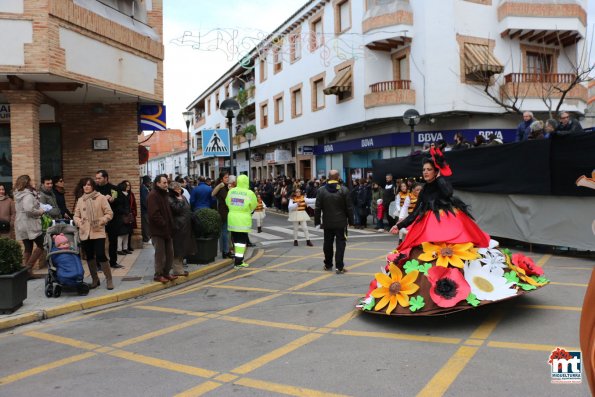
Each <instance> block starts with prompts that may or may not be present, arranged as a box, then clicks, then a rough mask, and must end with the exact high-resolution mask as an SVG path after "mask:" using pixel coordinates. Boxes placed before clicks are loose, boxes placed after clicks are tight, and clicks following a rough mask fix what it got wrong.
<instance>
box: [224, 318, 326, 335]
mask: <svg viewBox="0 0 595 397" xmlns="http://www.w3.org/2000/svg"><path fill="white" fill-rule="evenodd" d="M219 320H226V321H232V322H234V323H241V324H250V325H260V326H263V327H271V328H281V329H287V330H294V331H304V332H312V331H314V330H315V329H316V328H317V327H307V326H305V325H298V324H290V323H280V322H276V321H264V320H255V319H251V318H243V317H232V316H221V317H219Z"/></svg>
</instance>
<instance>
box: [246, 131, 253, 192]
mask: <svg viewBox="0 0 595 397" xmlns="http://www.w3.org/2000/svg"><path fill="white" fill-rule="evenodd" d="M244 137H246V139H247V140H248V181H250V180H251V179H250V172H251V171H252V164H251V162H252V147H251V146H250V144H251V143H252V138H254V134H252V133H251V132H246V134H244Z"/></svg>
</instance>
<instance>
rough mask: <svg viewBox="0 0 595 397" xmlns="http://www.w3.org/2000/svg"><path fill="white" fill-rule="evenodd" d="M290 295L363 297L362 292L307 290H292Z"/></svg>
mask: <svg viewBox="0 0 595 397" xmlns="http://www.w3.org/2000/svg"><path fill="white" fill-rule="evenodd" d="M288 295H305V296H328V297H331V296H336V297H339V298H361V297H362V294H348V293H346V292H306V291H291V292H288Z"/></svg>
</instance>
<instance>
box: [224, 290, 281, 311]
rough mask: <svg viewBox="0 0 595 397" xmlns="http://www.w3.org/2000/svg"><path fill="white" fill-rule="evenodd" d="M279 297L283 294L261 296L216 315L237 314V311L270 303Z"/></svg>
mask: <svg viewBox="0 0 595 397" xmlns="http://www.w3.org/2000/svg"><path fill="white" fill-rule="evenodd" d="M281 295H283V294H273V295H267V296H263V297H262V298H258V299H254V300H251V301H248V302H245V303H242V304H241V305H236V306H234V307H230V308H229V309H225V310H221V311H219V312H218V314H230V313H233V312H237V311H238V310H242V309H245V308H247V307H251V306H254V305H258V304H259V303H263V302H266V301H270V300H271V299H275V298H277V297H279V296H281Z"/></svg>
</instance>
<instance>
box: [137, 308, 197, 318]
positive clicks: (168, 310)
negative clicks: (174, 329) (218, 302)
mask: <svg viewBox="0 0 595 397" xmlns="http://www.w3.org/2000/svg"><path fill="white" fill-rule="evenodd" d="M134 309H140V310H152V311H156V312H163V313H173V314H184V315H186V316H195V317H200V316H205V315H206V314H207V313H205V312H193V311H191V310H181V309H174V308H171V307H161V306H148V305H143V306H134Z"/></svg>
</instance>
